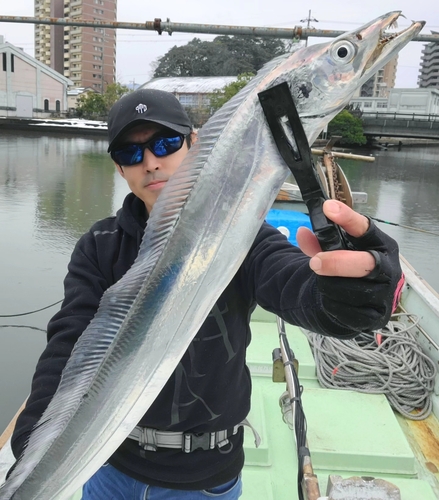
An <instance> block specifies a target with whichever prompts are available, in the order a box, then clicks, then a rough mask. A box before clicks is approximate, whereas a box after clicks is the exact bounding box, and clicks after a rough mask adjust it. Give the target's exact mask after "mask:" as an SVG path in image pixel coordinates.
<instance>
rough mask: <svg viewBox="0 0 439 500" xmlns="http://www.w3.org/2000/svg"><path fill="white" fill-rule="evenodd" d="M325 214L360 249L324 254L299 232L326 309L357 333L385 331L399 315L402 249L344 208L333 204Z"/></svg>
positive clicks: (312, 238) (304, 231) (314, 241)
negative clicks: (380, 329)
mask: <svg viewBox="0 0 439 500" xmlns="http://www.w3.org/2000/svg"><path fill="white" fill-rule="evenodd" d="M323 210H324V212H325V215H326V216H327V217H328V218H329V219H331V220H332V221H334V222H335V223H337V224H339V225H340V226H341V227H342V228H343V229H344V230H345V231H346V233H347V237H348V239H349V240H350V241H351V242H352V244H353V245H354V247H355V248H356V250H354V251H352V250H336V251H333V252H321V250H320V246H319V244H318V242H317V239H316V238H315V236H314V235H313V234H312V233H311V232H310V231H309V230H307V229H306V228H300V229H299V231H298V233H297V241H298V244H299V246H300V248H301V249H302V251H303V252H304V253H305V254H307V255H308V256H309V257H311V260H310V267H311V269H313V271H314V272H315V273H316V274H317V287H318V290H319V291H320V293H321V301H322V305H323V308H324V309H325V311H326V312H327V313H328V314H330V315H331V316H332V317H333V318H335V319H336V320H337V322H338V323H340V324H341V325H343V326H344V327H346V328H351V329H352V330H353V331H356V332H360V331H364V332H368V331H371V330H375V329H378V328H382V327H383V326H385V325H386V324H387V322H388V321H389V319H390V316H391V314H392V312H393V311H394V310H395V309H396V306H397V304H398V302H399V298H400V295H401V291H402V286H403V284H404V277H403V274H402V270H401V266H400V262H399V251H398V245H397V243H396V241H395V240H393V238H391V237H390V236H388V235H387V234H385V233H384V232H383V231H381V230H380V229H378V228H377V227H376V225H375V224H374V223H373V222H372V221H371V220H370V219H368V218H366V217H364V216H363V215H361V214H358V213H357V212H355V211H353V210H351V209H350V208H349V207H348V206H346V205H344V204H343V203H341V202H338V201H335V200H328V201H326V202H325V203H324V205H323Z"/></svg>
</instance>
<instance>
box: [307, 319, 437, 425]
mask: <svg viewBox="0 0 439 500" xmlns="http://www.w3.org/2000/svg"><path fill="white" fill-rule="evenodd" d="M403 316H406V317H407V319H409V320H410V321H411V322H412V323H411V324H407V323H404V322H403V321H401V317H403ZM397 318H399V320H397ZM418 322H419V319H418V317H417V316H415V315H414V314H407V313H398V314H395V315H393V316H392V318H391V320H390V321H389V323H388V324H387V325H386V327H385V328H383V329H381V330H377V331H375V332H372V333H361V334H359V335H358V336H357V337H356V338H355V339H352V340H339V339H335V338H332V337H326V336H324V335H320V334H317V333H313V332H308V331H307V332H305V333H306V336H307V338H308V342H309V343H310V345H311V349H312V351H313V355H314V359H315V362H316V366H317V378H318V380H319V382H320V384H321V385H322V386H323V387H327V388H330V389H333V388H336V389H343V390H354V391H358V392H365V393H371V394H385V396H386V397H387V400H388V401H389V403H390V405H391V406H392V407H393V408H394V409H395V410H397V411H398V412H399V413H401V414H402V415H404V416H405V417H407V418H409V419H411V420H422V419H424V418H427V417H428V416H429V415H430V413H431V411H432V401H431V394H432V393H433V389H434V381H435V376H436V373H437V369H436V366H435V364H434V362H433V361H432V360H431V359H430V358H429V357H428V356H427V355H425V354H424V353H423V352H422V349H421V347H420V345H419V343H418V341H417V339H416V337H415V335H414V333H412V331H411V330H412V329H413V328H414V327H415V326H416V325H417V323H418Z"/></svg>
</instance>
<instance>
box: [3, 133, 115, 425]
mask: <svg viewBox="0 0 439 500" xmlns="http://www.w3.org/2000/svg"><path fill="white" fill-rule="evenodd" d="M0 148H1V151H2V155H1V157H0V224H1V227H2V239H1V241H0V277H1V284H2V286H1V288H0V299H1V300H0V304H1V306H0V315H2V316H6V315H15V314H20V313H23V312H26V311H32V310H35V309H39V308H41V307H44V306H46V305H48V304H51V303H53V302H56V301H57V300H59V299H60V298H62V294H63V291H62V281H63V278H64V276H65V274H66V270H67V269H66V267H67V263H68V260H69V257H70V254H71V251H72V249H73V246H74V245H75V243H76V241H77V239H78V238H79V236H80V235H81V234H83V233H84V232H85V231H87V230H88V229H89V227H90V225H91V224H92V223H93V222H94V221H96V220H98V219H101V218H103V217H106V216H108V215H111V214H112V213H113V211H114V208H115V207H114V205H113V201H114V199H115V197H116V191H117V192H118V193H120V192H121V189H120V184H118V188H117V189H116V187H115V186H116V183H115V169H114V166H113V164H112V162H111V161H110V160H109V157H108V154H107V153H106V148H107V142H106V140H105V139H104V138H103V139H95V138H92V139H85V138H78V137H66V138H61V137H59V136H57V137H48V136H44V135H38V134H35V133H33V134H28V135H27V134H19V133H3V132H2V133H1V135H0ZM119 198H121V196H119ZM56 310H57V309H56V307H52V308H50V309H47V310H45V311H42V312H40V313H38V314H33V315H29V316H24V317H20V316H18V317H11V318H5V317H3V318H1V321H0V323H1V325H0V397H1V399H0V401H1V403H0V429H1V428H3V427H4V426H5V425H6V424H7V422H8V421H9V420H10V418H11V417H12V415H13V413H14V411H15V410H16V409H17V408H18V407H19V406H20V405H21V403H22V401H23V399H24V398H25V397H26V396H27V394H28V392H29V384H30V380H31V375H32V373H33V370H34V366H35V363H36V361H37V358H38V357H39V354H40V353H41V351H42V349H43V347H44V344H45V333H44V331H45V330H44V329H45V326H46V324H47V321H48V320H49V318H50V317H51V316H52V315H53V314H54V313H55V312H56ZM35 328H36V329H35ZM38 329H42V330H43V331H40V330H38Z"/></svg>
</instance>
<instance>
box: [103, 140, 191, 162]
mask: <svg viewBox="0 0 439 500" xmlns="http://www.w3.org/2000/svg"><path fill="white" fill-rule="evenodd" d="M183 143H184V135H181V134H177V135H175V136H174V135H173V136H172V137H166V136H161V135H160V136H157V135H156V136H155V137H152V138H151V139H149V140H148V141H146V142H144V143H142V144H127V145H125V146H122V147H120V148H118V149H115V150H114V151H111V153H110V154H111V158H113V160H114V161H115V162H116V163H117V164H118V165H122V166H123V167H130V166H132V165H137V164H138V163H141V162H142V161H143V156H144V154H145V149H149V150H150V151H151V153H152V154H153V155H154V156H157V157H158V158H162V157H163V156H168V155H172V154H173V153H176V152H177V151H179V150H180V149H181V148H182V146H183Z"/></svg>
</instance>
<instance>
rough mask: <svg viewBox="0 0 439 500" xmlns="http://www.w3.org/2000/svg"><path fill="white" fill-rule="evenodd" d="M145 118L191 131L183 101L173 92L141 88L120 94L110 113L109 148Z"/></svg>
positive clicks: (172, 127) (181, 131)
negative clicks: (121, 95)
mask: <svg viewBox="0 0 439 500" xmlns="http://www.w3.org/2000/svg"><path fill="white" fill-rule="evenodd" d="M142 122H153V123H158V124H159V125H163V126H164V127H167V128H169V129H171V130H175V131H176V132H178V133H179V134H183V135H188V134H189V133H190V132H191V131H192V124H191V121H190V120H189V117H188V115H187V113H186V111H185V110H184V109H183V107H182V105H181V104H180V101H179V100H178V99H177V98H176V97H175V96H174V95H173V94H171V93H170V92H164V91H163V90H156V89H138V90H135V91H134V92H131V93H130V94H126V95H124V96H123V97H121V98H120V99H119V100H118V101H117V102H116V103H115V104H114V105H113V107H112V108H111V109H110V113H109V115H108V143H109V145H108V150H107V151H108V152H110V151H111V150H112V149H114V147H115V146H117V143H118V141H119V140H120V138H121V136H122V135H123V134H124V133H125V132H127V131H128V130H130V129H131V128H133V127H134V126H136V125H138V124H139V123H142Z"/></svg>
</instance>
